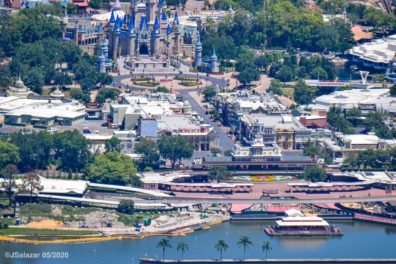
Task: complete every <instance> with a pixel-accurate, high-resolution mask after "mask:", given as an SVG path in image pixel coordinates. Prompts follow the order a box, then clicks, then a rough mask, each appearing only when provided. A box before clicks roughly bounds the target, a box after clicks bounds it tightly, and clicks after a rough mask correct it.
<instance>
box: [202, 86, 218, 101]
mask: <svg viewBox="0 0 396 264" xmlns="http://www.w3.org/2000/svg"><path fill="white" fill-rule="evenodd" d="M202 94H203V96H204V98H205V101H207V102H208V101H210V100H211V99H212V98H213V97H215V96H216V91H215V89H214V88H213V87H212V86H208V87H207V88H205V90H203V92H202Z"/></svg>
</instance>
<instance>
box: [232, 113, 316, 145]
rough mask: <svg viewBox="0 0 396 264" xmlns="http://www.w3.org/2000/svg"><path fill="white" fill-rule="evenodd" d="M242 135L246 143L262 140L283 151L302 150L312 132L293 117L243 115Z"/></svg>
mask: <svg viewBox="0 0 396 264" xmlns="http://www.w3.org/2000/svg"><path fill="white" fill-rule="evenodd" d="M240 122H241V125H240V127H241V133H242V135H243V137H244V140H245V141H246V142H252V140H253V139H255V138H259V137H260V138H262V139H263V142H264V143H275V142H276V143H277V145H279V147H280V148H282V149H300V148H302V146H303V144H304V143H307V142H308V141H309V140H310V136H311V132H310V131H309V130H308V129H307V128H306V127H304V126H303V125H302V124H301V123H300V122H299V121H298V120H297V119H296V118H294V117H293V116H291V115H265V114H261V113H255V114H243V115H242V116H241V118H240Z"/></svg>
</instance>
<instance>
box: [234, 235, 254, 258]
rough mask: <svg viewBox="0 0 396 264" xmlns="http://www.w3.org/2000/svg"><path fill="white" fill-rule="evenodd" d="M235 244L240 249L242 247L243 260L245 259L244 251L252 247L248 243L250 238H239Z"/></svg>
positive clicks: (250, 242) (250, 243)
mask: <svg viewBox="0 0 396 264" xmlns="http://www.w3.org/2000/svg"><path fill="white" fill-rule="evenodd" d="M237 244H238V246H240V247H241V246H243V258H245V255H246V249H249V247H250V246H253V243H252V241H250V238H249V237H248V236H241V237H240V238H239V241H238V242H237Z"/></svg>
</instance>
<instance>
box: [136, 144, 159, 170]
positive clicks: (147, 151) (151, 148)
mask: <svg viewBox="0 0 396 264" xmlns="http://www.w3.org/2000/svg"><path fill="white" fill-rule="evenodd" d="M134 150H135V152H136V153H138V154H142V155H143V157H142V158H141V159H140V160H139V161H138V165H139V169H140V170H143V169H145V168H147V167H153V168H155V167H157V166H158V162H159V159H160V155H159V149H158V146H157V144H156V143H155V142H154V141H152V140H151V139H148V138H141V139H140V142H139V143H137V144H136V145H135V149H134Z"/></svg>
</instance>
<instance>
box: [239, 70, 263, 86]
mask: <svg viewBox="0 0 396 264" xmlns="http://www.w3.org/2000/svg"><path fill="white" fill-rule="evenodd" d="M259 78H260V73H259V72H258V70H257V69H256V68H255V66H253V67H248V68H245V69H243V70H242V71H241V72H240V73H239V74H238V76H237V79H238V81H239V82H240V83H242V84H243V85H245V86H246V85H248V84H250V83H251V82H253V81H257V80H258V79H259Z"/></svg>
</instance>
